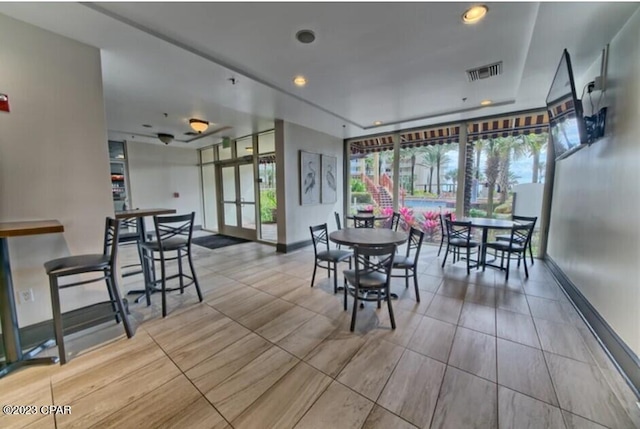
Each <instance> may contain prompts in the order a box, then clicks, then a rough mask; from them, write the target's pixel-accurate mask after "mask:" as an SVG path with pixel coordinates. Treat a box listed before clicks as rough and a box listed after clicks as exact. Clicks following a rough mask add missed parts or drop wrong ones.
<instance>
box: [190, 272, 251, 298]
mask: <svg viewBox="0 0 640 429" xmlns="http://www.w3.org/2000/svg"><path fill="white" fill-rule="evenodd" d="M198 281H200V279H198ZM246 287H247V286H246V285H244V284H242V283H240V282H238V281H236V280H233V279H230V278H228V277H225V276H222V275H216V277H215V280H212V284H211V285H208V286H205V287H204V288H202V294H203V298H204V301H205V302H206V303H210V302H211V301H216V300H218V299H220V298H222V297H223V296H225V295H227V294H229V293H232V292H236V291H238V290H241V289H245V288H246Z"/></svg>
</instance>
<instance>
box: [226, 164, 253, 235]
mask: <svg viewBox="0 0 640 429" xmlns="http://www.w3.org/2000/svg"><path fill="white" fill-rule="evenodd" d="M216 170H217V175H218V184H219V188H218V189H219V191H218V195H220V196H221V199H220V200H219V202H218V214H219V220H218V225H219V228H218V229H219V232H220V233H221V234H225V235H231V236H233V237H240V238H246V239H248V240H255V239H256V196H255V195H256V194H255V179H254V169H253V159H252V157H251V156H248V157H245V158H239V159H236V160H233V161H225V162H220V163H218V164H217V165H216Z"/></svg>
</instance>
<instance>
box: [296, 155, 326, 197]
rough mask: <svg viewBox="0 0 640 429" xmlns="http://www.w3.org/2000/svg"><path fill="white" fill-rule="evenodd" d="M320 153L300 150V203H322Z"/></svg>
mask: <svg viewBox="0 0 640 429" xmlns="http://www.w3.org/2000/svg"><path fill="white" fill-rule="evenodd" d="M320 169H321V166H320V154H319V153H311V152H305V151H302V150H301V151H300V205H302V206H310V205H314V204H320V175H321V170H320Z"/></svg>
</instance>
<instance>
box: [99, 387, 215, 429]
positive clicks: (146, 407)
mask: <svg viewBox="0 0 640 429" xmlns="http://www.w3.org/2000/svg"><path fill="white" fill-rule="evenodd" d="M99 426H102V427H113V428H119V427H132V428H133V427H167V428H168V427H188V428H211V427H216V428H224V427H226V426H227V422H225V420H224V419H223V418H222V416H221V415H220V414H218V412H217V411H216V410H215V409H214V408H213V407H212V406H211V404H209V403H208V402H207V401H206V400H205V399H204V398H202V396H201V395H200V393H199V392H198V390H197V389H196V388H195V387H193V385H192V384H191V383H189V381H188V380H187V378H186V377H184V376H178V377H176V378H174V379H173V380H171V381H169V382H168V383H166V384H164V385H163V386H161V387H159V388H158V389H155V390H153V391H151V392H149V393H148V394H146V395H145V396H143V397H142V398H140V399H138V400H136V401H133V402H132V403H130V404H129V405H127V406H126V407H124V408H123V409H122V410H121V412H117V413H113V414H111V415H110V416H109V417H107V418H106V419H104V420H102V421H101V422H100V423H99Z"/></svg>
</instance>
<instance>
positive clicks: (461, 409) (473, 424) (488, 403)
mask: <svg viewBox="0 0 640 429" xmlns="http://www.w3.org/2000/svg"><path fill="white" fill-rule="evenodd" d="M496 389H497V386H496V384H495V383H491V382H489V381H487V380H485V379H483V378H480V377H476V376H475V375H471V374H468V373H466V372H464V371H460V370H459V369H455V368H453V367H451V366H449V367H447V372H446V373H445V376H444V380H443V382H442V387H441V388H440V397H439V398H438V405H437V406H436V410H435V414H434V416H433V422H432V424H431V428H434V429H435V428H451V429H460V428H496V427H497V425H498V404H497V396H498V395H497V391H496Z"/></svg>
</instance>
